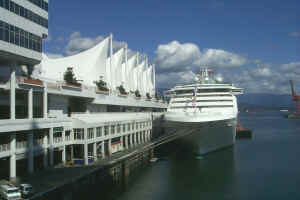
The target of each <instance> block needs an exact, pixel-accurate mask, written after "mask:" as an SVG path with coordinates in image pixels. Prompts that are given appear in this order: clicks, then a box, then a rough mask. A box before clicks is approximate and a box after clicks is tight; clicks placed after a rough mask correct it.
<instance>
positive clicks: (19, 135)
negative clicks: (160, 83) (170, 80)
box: [0, 0, 167, 180]
mask: <svg viewBox="0 0 300 200" xmlns="http://www.w3.org/2000/svg"><path fill="white" fill-rule="evenodd" d="M0 13H1V15H0V178H1V179H2V178H10V179H11V180H15V178H16V177H18V176H22V175H24V174H27V173H34V171H36V170H40V169H44V168H47V167H51V166H54V165H56V164H58V163H65V162H67V161H73V162H79V163H80V162H82V163H83V164H86V165H87V164H89V162H91V161H95V160H97V159H99V158H104V157H105V156H109V155H111V154H112V153H115V152H118V151H122V150H124V149H128V148H132V147H134V146H136V145H138V144H142V143H145V142H148V141H150V139H151V134H152V133H151V132H152V121H153V112H162V111H164V110H165V109H166V107H167V105H166V104H165V103H163V102H162V101H160V100H156V99H154V98H151V97H150V98H149V95H148V97H146V96H145V92H146V91H148V93H150V92H151V91H153V90H154V89H155V87H153V81H154V80H153V79H152V78H149V77H151V73H149V70H148V71H147V73H148V77H146V76H145V78H144V79H143V84H144V85H143V88H144V89H143V90H144V95H142V96H140V97H137V96H136V95H135V94H134V93H133V92H131V93H130V91H129V90H130V88H129V85H130V84H131V83H130V84H129V83H128V81H129V80H131V79H132V78H130V77H129V76H125V75H130V74H132V73H131V72H130V71H128V70H127V71H126V69H128V68H129V67H128V66H129V64H127V58H126V59H123V60H122V61H120V60H119V61H118V62H116V59H111V60H112V61H110V65H109V66H108V65H107V66H106V65H103V63H106V62H107V59H108V58H107V57H106V56H105V55H104V54H105V51H106V52H107V49H105V47H107V46H108V43H103V42H102V43H101V44H99V45H97V46H96V47H95V48H93V49H91V50H87V51H86V52H82V53H80V54H79V55H75V56H73V57H71V58H63V59H62V60H50V59H48V60H47V59H46V60H45V58H44V59H43V55H42V41H43V39H45V38H47V35H48V0H0ZM110 38H111V39H112V37H110ZM104 42H106V41H104ZM111 43H112V42H111ZM106 44H107V45H106ZM101 52H102V54H101ZM111 52H112V51H111ZM124 52H126V51H125V50H124ZM112 55H113V53H111V54H110V57H113V56H112ZM125 57H127V55H126V56H125ZM82 58H84V59H82ZM86 58H88V59H86ZM113 58H114V57H113ZM116 63H117V64H116ZM52 64H53V65H52ZM58 64H61V65H62V66H65V67H66V66H68V67H70V64H72V67H74V72H75V75H76V76H82V80H84V81H83V82H81V83H80V84H72V83H70V82H67V81H66V80H64V78H63V73H65V72H66V71H65V70H67V68H64V71H61V72H60V71H59V70H58V69H56V68H55V67H54V66H56V65H58ZM137 64H138V63H137ZM116 65H120V69H123V72H122V73H121V72H119V71H116V70H117V69H119V68H113V67H117V66H116ZM126 67H127V68H126ZM134 67H135V64H133V67H132V68H134ZM108 69H109V70H110V69H115V71H114V72H113V73H111V74H109V76H110V78H111V80H114V81H115V82H114V84H115V85H114V86H118V85H120V84H122V82H124V87H125V88H126V89H127V91H128V92H127V93H126V94H124V93H121V92H120V91H118V90H116V88H112V85H113V84H111V83H109V82H107V83H108V85H109V90H108V91H101V90H99V88H98V87H97V86H96V85H95V84H94V81H95V80H96V79H98V78H99V76H101V75H107V71H108ZM147 69H148V68H147ZM106 70H107V71H106ZM124 70H125V71H124ZM113 74H119V75H118V76H119V78H116V77H112V76H113ZM91 78H93V79H92V81H90V79H91ZM105 78H106V79H105V80H106V81H107V80H108V77H105ZM120 78H121V79H122V81H119V79H120ZM150 79H152V80H151V84H146V83H147V81H148V82H149V81H150ZM117 81H118V82H117ZM136 81H137V80H136ZM154 82H155V81H154ZM137 83H138V82H137ZM138 84H139V83H138ZM141 90H142V89H141Z"/></svg>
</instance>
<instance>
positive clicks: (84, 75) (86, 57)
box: [39, 38, 108, 86]
mask: <svg viewBox="0 0 300 200" xmlns="http://www.w3.org/2000/svg"><path fill="white" fill-rule="evenodd" d="M107 49H108V38H106V39H104V40H103V41H101V42H100V43H99V44H97V45H96V46H94V47H92V48H91V49H88V50H86V51H83V52H81V53H78V54H76V55H73V56H68V57H63V58H57V59H51V58H48V57H47V56H46V55H43V60H42V61H41V64H40V68H41V69H40V74H39V76H40V77H44V78H46V79H51V80H59V81H63V80H64V73H65V72H66V71H67V68H68V67H72V68H73V72H74V74H75V77H76V79H77V80H82V83H83V84H85V85H90V86H94V85H95V84H94V81H97V80H99V77H100V76H104V77H105V74H106V58H107Z"/></svg>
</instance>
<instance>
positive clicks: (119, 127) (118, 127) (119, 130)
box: [117, 124, 121, 133]
mask: <svg viewBox="0 0 300 200" xmlns="http://www.w3.org/2000/svg"><path fill="white" fill-rule="evenodd" d="M120 132H121V124H118V125H117V133H120Z"/></svg>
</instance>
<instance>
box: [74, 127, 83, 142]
mask: <svg viewBox="0 0 300 200" xmlns="http://www.w3.org/2000/svg"><path fill="white" fill-rule="evenodd" d="M73 132H74V140H84V129H83V128H74V129H73Z"/></svg>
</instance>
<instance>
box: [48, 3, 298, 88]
mask: <svg viewBox="0 0 300 200" xmlns="http://www.w3.org/2000/svg"><path fill="white" fill-rule="evenodd" d="M83 2H84V3H83ZM86 2H89V3H86ZM299 10H300V1H299V0H287V1H282V0H261V1H258V0H252V1H241V0H239V1H238V0H226V1H225V0H223V1H222V0H206V1H203V0H202V1H196V0H195V1H175V0H173V1H168V0H165V1H158V0H148V1H145V0H144V1H78V0H77V1H72V3H70V1H54V0H51V1H50V10H49V24H50V26H49V35H50V37H49V40H48V41H47V42H45V44H44V47H45V48H44V49H45V52H47V53H51V54H62V55H64V56H65V55H67V54H68V53H67V48H68V45H70V42H71V40H72V37H71V35H72V34H74V33H76V32H77V36H76V38H77V39H78V38H84V39H89V40H91V41H93V40H96V38H97V37H99V36H107V35H108V34H109V33H110V32H112V33H113V34H114V39H115V40H118V41H126V42H127V43H128V46H129V48H130V49H132V50H134V51H140V52H143V53H146V54H147V55H148V56H149V57H150V60H152V61H153V62H156V63H157V68H158V70H157V71H158V72H159V73H160V74H158V83H159V84H162V85H167V86H172V85H173V84H174V81H175V80H178V77H181V79H182V80H181V81H182V82H184V81H186V79H187V78H184V76H185V74H192V73H194V72H195V71H197V70H196V69H197V67H199V66H200V65H201V64H207V63H208V64H214V65H216V66H217V67H216V71H218V75H219V76H222V78H224V79H229V80H230V81H233V82H236V83H238V84H241V86H243V87H245V86H246V87H248V86H247V85H248V84H243V83H245V82H246V81H250V82H254V81H258V80H260V79H262V78H263V77H261V76H258V73H261V74H259V75H263V76H264V78H265V79H267V80H270V81H269V82H268V83H264V85H265V86H264V87H261V88H260V89H258V88H257V87H256V88H255V87H254V86H253V87H252V88H248V90H249V91H250V92H260V90H267V91H268V92H276V89H278V85H280V84H284V83H285V80H284V79H283V80H280V81H281V82H278V81H277V82H276V80H277V79H278V78H274V77H275V76H280V75H281V74H282V73H283V71H287V73H286V74H289V75H287V77H285V78H286V79H289V78H296V79H297V78H298V80H299V84H300V14H299V13H300V12H299ZM78 33H80V34H78ZM73 38H74V37H73ZM77 41H81V40H77ZM173 41H176V42H177V43H176V44H175V43H172V42H173ZM73 42H74V41H73ZM184 44H191V45H190V46H189V45H184ZM159 45H164V46H159ZM193 45H194V46H193ZM79 46H80V45H79ZM87 47H90V46H89V45H87V46H85V47H82V48H83V49H84V48H87ZM159 47H161V48H159ZM174 48H175V49H176V50H175V53H174V51H173V50H174ZM195 48H196V49H195ZM197 48H198V50H197ZM83 49H80V50H83ZM209 50H211V51H209ZM217 50H218V51H217ZM174 54H175V56H174ZM188 54H190V55H188ZM195 54H197V55H196V56H195ZM176 55H177V56H179V57H176ZM211 55H216V56H215V57H212V56H211ZM226 56H228V60H229V61H228V63H226V62H227V57H226ZM233 56H234V57H233ZM183 57H184V59H183ZM162 59H163V60H162ZM178 59H179V60H178ZM220 59H221V60H222V62H219V60H220ZM233 59H235V60H233ZM241 59H246V60H242V61H240V60H241ZM237 60H238V61H237ZM167 61H168V62H167ZM176 61H178V62H176ZM235 61H237V62H235ZM170 63H171V64H170ZM172 63H173V64H174V63H176V64H175V65H174V66H172ZM234 63H238V64H234ZM177 64H180V68H179V67H178V66H177ZM230 64H232V65H234V66H233V67H231V66H230ZM173 69H176V70H173ZM293 70H296V71H297V72H298V71H299V77H298V75H297V76H296V75H294V74H295V73H292V71H293ZM246 72H247V73H246ZM232 73H235V75H234V76H232V75H231V74H232ZM296 74H297V73H296ZM168 75H169V76H171V78H168V79H169V80H164V79H167V76H168ZM242 76H246V77H245V80H244V81H243V79H241V77H242ZM250 76H251V77H252V79H251V80H250V79H249V77H250ZM233 77H238V78H233ZM296 84H297V81H296ZM268 87H269V88H268ZM299 87H300V85H299ZM285 90H286V88H285V87H283V88H281V89H280V92H281V93H284V91H285Z"/></svg>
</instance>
